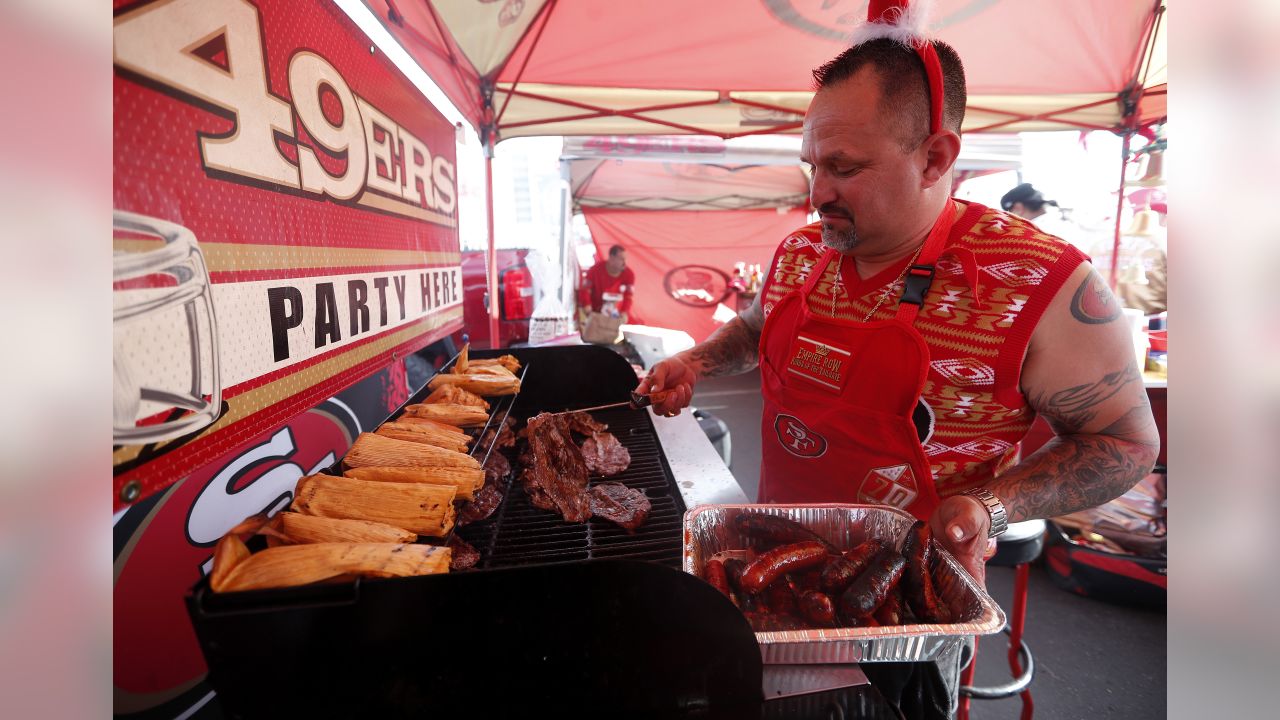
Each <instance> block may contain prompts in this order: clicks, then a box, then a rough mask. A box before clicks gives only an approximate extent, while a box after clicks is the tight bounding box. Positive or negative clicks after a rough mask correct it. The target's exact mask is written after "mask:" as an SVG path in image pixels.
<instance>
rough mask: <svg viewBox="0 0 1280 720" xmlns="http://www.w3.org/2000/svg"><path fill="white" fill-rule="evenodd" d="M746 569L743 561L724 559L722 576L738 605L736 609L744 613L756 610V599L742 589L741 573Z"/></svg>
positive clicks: (745, 563)
mask: <svg viewBox="0 0 1280 720" xmlns="http://www.w3.org/2000/svg"><path fill="white" fill-rule="evenodd" d="M746 569H747V562H746V561H745V560H739V559H738V558H726V559H725V561H724V574H725V576H726V577H728V579H729V590H731V591H732V592H733V598H734V600H735V601H736V602H737V603H738V607H740V608H742V609H743V610H744V611H746V610H755V609H756V599H755V598H754V597H752V596H751V595H749V594H748V593H747V592H746V591H745V590H743V589H742V571H743V570H746Z"/></svg>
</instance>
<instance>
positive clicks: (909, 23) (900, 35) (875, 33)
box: [849, 0, 933, 47]
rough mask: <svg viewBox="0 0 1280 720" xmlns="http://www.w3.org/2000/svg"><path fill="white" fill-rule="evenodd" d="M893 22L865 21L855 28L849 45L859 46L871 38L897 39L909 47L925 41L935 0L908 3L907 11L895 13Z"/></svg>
mask: <svg viewBox="0 0 1280 720" xmlns="http://www.w3.org/2000/svg"><path fill="white" fill-rule="evenodd" d="M890 13H891V14H896V15H897V17H895V18H892V20H893V22H892V23H886V22H873V23H864V24H862V25H859V26H858V27H857V28H855V29H854V31H853V34H852V36H850V38H849V47H857V46H858V45H861V44H862V43H864V42H867V41H869V40H877V39H879V38H888V39H890V40H896V41H897V42H899V43H902V44H903V45H905V46H907V47H915V46H916V45H917V44H919V43H922V42H925V41H927V40H929V39H931V38H930V35H929V16H930V15H932V14H933V0H914V1H913V2H911V3H909V4H908V5H907V9H906V10H905V11H901V12H897V13H893V11H890Z"/></svg>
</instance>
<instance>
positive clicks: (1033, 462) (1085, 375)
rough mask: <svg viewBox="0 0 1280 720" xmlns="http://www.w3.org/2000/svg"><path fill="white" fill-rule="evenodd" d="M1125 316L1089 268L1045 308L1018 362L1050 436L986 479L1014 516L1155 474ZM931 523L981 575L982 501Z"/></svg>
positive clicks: (1070, 508)
mask: <svg viewBox="0 0 1280 720" xmlns="http://www.w3.org/2000/svg"><path fill="white" fill-rule="evenodd" d="M1121 315H1122V313H1121V310H1120V304H1119V302H1117V301H1116V299H1115V297H1114V296H1113V295H1112V294H1111V290H1110V289H1109V288H1108V287H1107V284H1106V282H1105V281H1104V280H1103V279H1102V278H1101V277H1100V276H1099V275H1098V273H1097V272H1095V271H1094V270H1093V268H1092V267H1091V266H1089V265H1088V264H1085V265H1082V266H1081V267H1080V268H1078V269H1077V270H1076V272H1075V273H1074V274H1073V275H1072V276H1071V278H1070V279H1068V280H1067V282H1066V284H1065V285H1064V286H1063V288H1062V290H1061V291H1060V292H1059V293H1058V295H1057V296H1056V297H1055V298H1054V299H1053V301H1052V302H1051V303H1050V305H1049V307H1048V308H1047V309H1046V310H1045V314H1044V317H1043V318H1042V319H1041V321H1040V324H1039V326H1038V327H1037V328H1036V331H1035V335H1033V336H1032V338H1031V344H1030V346H1029V347H1028V349H1027V355H1026V358H1025V359H1024V360H1023V365H1022V390H1023V393H1024V394H1026V396H1027V399H1028V400H1029V402H1030V404H1031V407H1032V409H1033V410H1035V411H1036V412H1037V413H1039V414H1040V415H1042V416H1043V417H1044V418H1045V420H1046V421H1048V423H1049V426H1050V427H1051V428H1052V429H1053V431H1054V433H1055V436H1054V438H1053V439H1052V440H1050V441H1049V442H1048V443H1047V444H1045V446H1044V447H1042V448H1040V449H1039V450H1037V451H1036V452H1035V453H1033V454H1032V455H1030V456H1029V457H1026V458H1024V459H1023V461H1022V462H1021V463H1019V464H1018V465H1016V466H1014V467H1013V468H1010V469H1009V470H1008V471H1007V472H1005V473H1004V474H1003V475H1001V476H1000V477H998V478H996V479H995V480H994V481H993V482H991V483H989V484H988V485H987V489H988V490H990V491H991V492H992V493H993V494H995V496H996V497H998V498H1000V500H1001V501H1002V502H1003V503H1004V506H1005V509H1006V510H1007V511H1008V513H1009V521H1010V522H1018V521H1021V520H1030V519H1032V518H1050V517H1054V516H1058V515H1065V514H1068V513H1072V512H1075V511H1077V510H1083V509H1085V508H1091V507H1095V506H1098V505H1101V504H1102V503H1105V502H1107V501H1108V500H1111V499H1112V498H1115V497H1118V496H1120V495H1122V494H1124V493H1125V491H1127V490H1128V489H1129V488H1131V487H1133V486H1134V485H1135V484H1137V483H1138V481H1139V480H1141V479H1142V478H1143V477H1144V476H1146V474H1147V473H1148V472H1150V471H1151V466H1152V464H1153V463H1154V462H1155V459H1156V456H1157V454H1158V452H1159V449H1160V439H1159V435H1158V434H1157V432H1156V426H1155V421H1154V420H1153V418H1152V416H1151V407H1150V404H1149V403H1148V401H1147V393H1146V389H1145V388H1144V387H1143V384H1142V375H1141V374H1140V373H1139V371H1138V368H1137V364H1136V359H1135V358H1134V351H1133V339H1132V338H1131V337H1130V331H1129V326H1128V324H1126V323H1125V322H1124V321H1123V319H1122V318H1121ZM932 524H933V529H934V531H935V533H938V535H939V538H943V537H945V538H946V540H947V541H948V542H947V544H948V546H949V549H951V550H952V553H953V554H954V555H956V557H957V558H958V559H960V560H961V562H962V563H964V564H965V565H966V566H967V567H970V565H971V563H973V564H974V566H973V567H971V572H972V573H973V574H974V575H975V577H981V575H980V574H978V573H980V572H981V562H982V561H981V555H982V551H983V549H984V547H985V544H986V542H985V539H986V534H987V531H988V528H989V525H990V519H989V517H987V514H986V511H985V509H983V508H982V506H981V504H980V503H979V502H977V501H976V500H974V499H973V498H971V497H968V496H956V497H952V498H948V499H947V500H946V501H944V503H943V504H942V506H940V507H939V508H938V512H937V513H935V514H934V517H933V519H932ZM963 556H968V557H967V558H966V557H963ZM975 570H976V572H974V571H975Z"/></svg>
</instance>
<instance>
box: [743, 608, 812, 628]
mask: <svg viewBox="0 0 1280 720" xmlns="http://www.w3.org/2000/svg"><path fill="white" fill-rule="evenodd" d="M742 614H743V615H744V616H745V617H746V618H747V622H748V623H749V624H750V625H751V629H752V630H755V631H756V632H777V631H779V630H803V629H804V623H802V622H801V621H800V618H797V617H795V616H794V615H772V614H769V613H761V612H752V611H746V612H743V613H742Z"/></svg>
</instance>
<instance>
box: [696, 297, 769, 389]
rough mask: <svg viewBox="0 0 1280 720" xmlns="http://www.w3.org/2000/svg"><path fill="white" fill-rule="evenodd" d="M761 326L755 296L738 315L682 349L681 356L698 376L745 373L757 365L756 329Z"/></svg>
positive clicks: (758, 300) (757, 345)
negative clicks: (702, 338) (697, 342)
mask: <svg viewBox="0 0 1280 720" xmlns="http://www.w3.org/2000/svg"><path fill="white" fill-rule="evenodd" d="M763 329H764V311H763V310H761V309H760V297H759V295H757V296H756V300H755V302H753V303H752V304H751V306H750V307H748V308H747V309H746V310H744V311H743V312H742V314H741V315H739V316H738V317H736V318H734V319H732V320H730V321H729V322H727V323H725V324H724V327H722V328H720V329H719V330H716V331H715V332H714V333H712V334H711V337H709V338H707V339H706V340H703V341H702V342H701V343H699V344H697V345H695V346H693V347H692V348H690V349H689V350H687V351H685V353H684V354H685V358H686V359H687V360H688V362H689V363H690V364H691V365H692V366H693V369H694V370H695V371H696V372H697V373H698V375H700V376H701V377H719V376H721V375H737V374H739V373H744V372H747V371H748V370H751V369H752V368H754V367H755V366H756V365H759V364H760V356H759V353H760V349H759V346H760V331H761V330H763Z"/></svg>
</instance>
